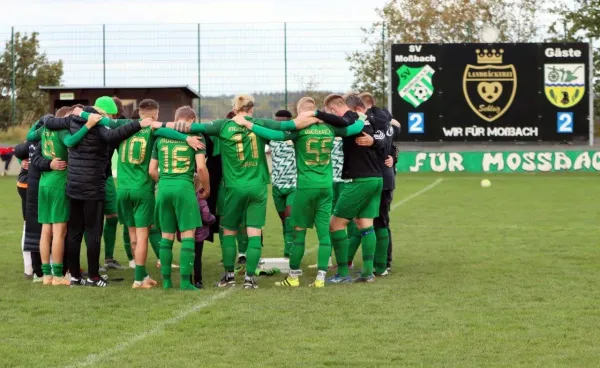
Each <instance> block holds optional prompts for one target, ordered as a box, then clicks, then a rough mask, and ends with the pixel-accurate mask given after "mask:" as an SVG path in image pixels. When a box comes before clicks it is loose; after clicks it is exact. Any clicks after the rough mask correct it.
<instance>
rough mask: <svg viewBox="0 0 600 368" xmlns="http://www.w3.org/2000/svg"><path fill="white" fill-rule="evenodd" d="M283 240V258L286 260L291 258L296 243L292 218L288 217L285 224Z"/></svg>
mask: <svg viewBox="0 0 600 368" xmlns="http://www.w3.org/2000/svg"><path fill="white" fill-rule="evenodd" d="M283 239H284V241H285V244H284V247H283V256H284V257H285V258H289V257H290V251H291V249H292V244H293V243H294V226H292V218H291V217H289V216H288V217H286V218H285V224H284V228H283Z"/></svg>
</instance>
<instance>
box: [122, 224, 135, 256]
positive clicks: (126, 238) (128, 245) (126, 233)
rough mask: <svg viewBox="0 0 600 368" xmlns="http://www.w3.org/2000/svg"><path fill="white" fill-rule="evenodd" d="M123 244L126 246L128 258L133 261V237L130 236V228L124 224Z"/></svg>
mask: <svg viewBox="0 0 600 368" xmlns="http://www.w3.org/2000/svg"><path fill="white" fill-rule="evenodd" d="M123 246H124V247H125V254H127V259H129V260H130V261H133V254H131V238H129V229H128V228H127V226H123Z"/></svg>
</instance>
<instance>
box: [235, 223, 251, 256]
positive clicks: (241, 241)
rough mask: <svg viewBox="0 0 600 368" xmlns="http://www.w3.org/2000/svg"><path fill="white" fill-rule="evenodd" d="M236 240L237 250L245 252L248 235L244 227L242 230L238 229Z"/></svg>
mask: <svg viewBox="0 0 600 368" xmlns="http://www.w3.org/2000/svg"><path fill="white" fill-rule="evenodd" d="M237 241H238V252H239V253H243V254H246V251H247V250H248V235H247V234H246V229H244V230H243V231H242V230H240V231H238V233H237Z"/></svg>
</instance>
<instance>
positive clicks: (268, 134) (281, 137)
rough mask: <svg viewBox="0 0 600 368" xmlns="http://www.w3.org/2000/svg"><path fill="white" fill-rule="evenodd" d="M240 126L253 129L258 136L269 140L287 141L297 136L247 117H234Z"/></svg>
mask: <svg viewBox="0 0 600 368" xmlns="http://www.w3.org/2000/svg"><path fill="white" fill-rule="evenodd" d="M232 120H233V121H234V122H235V123H236V124H238V125H239V126H243V127H245V128H246V129H248V130H251V131H252V132H253V133H254V134H256V135H257V136H259V137H261V138H263V139H266V140H269V141H287V140H290V139H295V136H294V135H293V134H292V133H291V132H283V131H279V130H273V129H269V128H267V127H264V126H261V125H259V124H257V123H255V122H254V121H253V120H247V119H243V118H242V119H235V117H234V119H232Z"/></svg>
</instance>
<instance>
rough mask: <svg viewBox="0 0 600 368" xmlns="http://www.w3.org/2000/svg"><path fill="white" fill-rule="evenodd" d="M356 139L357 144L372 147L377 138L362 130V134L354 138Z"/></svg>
mask: <svg viewBox="0 0 600 368" xmlns="http://www.w3.org/2000/svg"><path fill="white" fill-rule="evenodd" d="M354 141H355V142H356V144H358V145H359V146H363V147H370V146H372V145H374V144H375V139H374V138H373V137H371V136H370V135H368V134H366V133H365V132H362V133H361V134H360V136H358V137H356V139H354Z"/></svg>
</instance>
